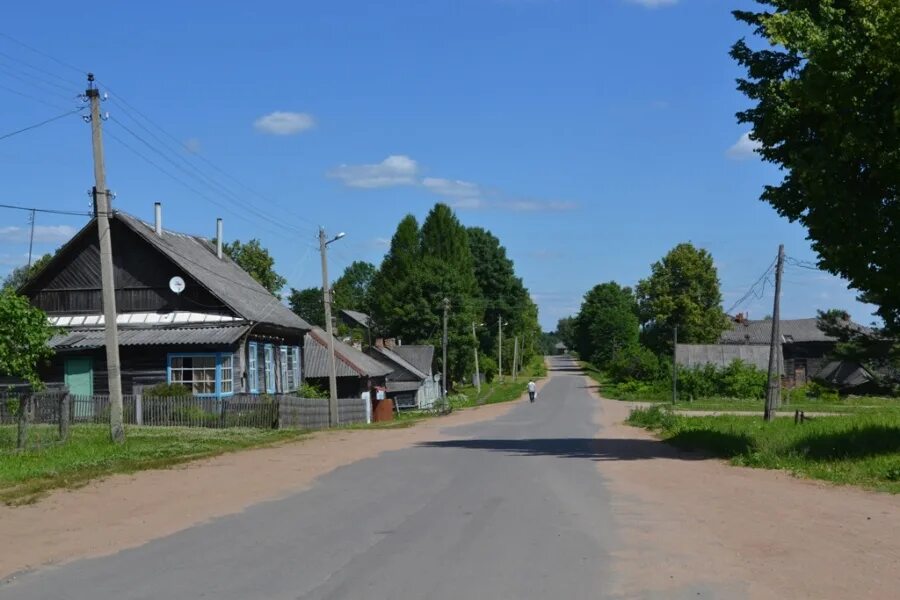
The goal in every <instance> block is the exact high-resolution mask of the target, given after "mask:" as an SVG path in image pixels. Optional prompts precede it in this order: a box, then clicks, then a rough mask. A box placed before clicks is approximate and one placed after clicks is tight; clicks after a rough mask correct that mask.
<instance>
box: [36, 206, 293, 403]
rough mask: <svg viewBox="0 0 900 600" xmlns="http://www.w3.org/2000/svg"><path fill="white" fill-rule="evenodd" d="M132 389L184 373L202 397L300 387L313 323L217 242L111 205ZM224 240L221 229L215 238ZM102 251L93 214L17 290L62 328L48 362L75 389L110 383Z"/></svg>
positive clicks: (122, 349) (99, 389)
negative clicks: (305, 340)
mask: <svg viewBox="0 0 900 600" xmlns="http://www.w3.org/2000/svg"><path fill="white" fill-rule="evenodd" d="M110 232H111V233H110V235H111V237H112V249H113V262H114V271H115V275H114V279H115V293H116V309H117V325H118V334H119V355H120V362H121V373H122V387H123V392H124V393H125V394H130V393H134V392H136V391H138V389H139V388H141V387H146V386H151V385H154V384H157V383H163V382H169V383H181V384H184V385H185V386H187V387H188V388H190V389H191V390H192V392H193V393H194V394H195V395H197V396H205V397H215V398H221V397H226V396H230V395H232V394H235V393H252V394H276V393H283V392H288V391H291V390H294V389H296V388H297V387H299V385H300V382H301V377H302V369H301V365H302V345H303V338H304V335H305V334H306V332H308V331H309V330H310V329H311V327H310V325H309V324H308V323H306V322H305V321H304V320H303V319H301V318H300V317H298V316H297V315H295V314H294V313H293V312H291V311H290V310H289V309H288V308H287V307H285V306H284V305H283V304H282V303H281V301H280V300H279V299H278V298H277V297H275V296H273V295H272V294H271V293H269V292H268V290H266V289H265V288H264V287H262V286H261V285H260V284H259V283H257V282H256V281H255V280H254V279H253V278H252V277H251V276H250V275H249V274H248V273H247V272H245V271H244V270H243V269H241V268H240V267H239V266H238V265H237V264H236V263H235V262H234V261H232V260H231V259H230V258H228V256H227V255H225V254H223V253H222V248H221V241H220V242H219V245H217V244H215V243H213V242H211V241H210V240H208V239H206V238H203V237H199V236H195V235H186V234H182V233H177V232H174V231H169V230H164V229H163V228H162V223H161V211H160V208H159V206H157V218H156V223H155V224H150V223H146V222H143V221H141V220H139V219H138V218H136V217H133V216H131V215H129V214H126V213H123V212H116V213H115V214H114V215H113V216H112V217H111V218H110ZM219 237H220V238H221V235H220V236H219ZM100 289H101V288H100V250H99V243H98V237H97V224H96V220H91V222H90V223H88V224H87V225H86V226H85V227H84V228H83V229H82V230H81V231H79V232H78V233H77V234H76V235H75V236H74V237H73V238H72V240H70V241H69V242H68V243H67V244H65V245H64V246H63V247H62V248H61V249H60V250H59V251H58V252H57V253H56V255H55V256H54V257H53V259H52V260H51V261H50V262H49V263H48V264H47V265H46V266H45V267H44V268H43V269H42V270H41V271H40V272H39V273H37V274H36V275H35V276H34V277H33V278H32V279H31V280H30V281H28V282H27V283H26V284H25V285H24V286H23V287H22V288H21V289H20V290H19V291H20V293H22V294H24V295H25V296H27V297H28V298H29V299H30V301H31V303H32V304H33V305H34V306H36V307H38V308H40V309H42V310H44V311H45V312H46V313H47V314H48V315H49V317H50V319H51V322H52V324H53V325H56V326H58V327H59V328H60V332H59V333H58V334H57V335H55V336H54V337H53V338H52V340H51V342H50V344H51V346H52V347H53V348H54V349H55V350H56V355H55V356H54V358H53V359H52V360H51V361H50V364H48V365H46V366H44V367H43V368H42V372H41V375H42V378H43V380H44V381H45V382H47V383H50V384H65V385H67V386H68V388H69V389H70V391H71V392H72V393H73V394H79V395H92V394H103V393H106V392H107V389H108V383H107V366H106V352H105V345H104V318H103V310H102V306H101V295H100Z"/></svg>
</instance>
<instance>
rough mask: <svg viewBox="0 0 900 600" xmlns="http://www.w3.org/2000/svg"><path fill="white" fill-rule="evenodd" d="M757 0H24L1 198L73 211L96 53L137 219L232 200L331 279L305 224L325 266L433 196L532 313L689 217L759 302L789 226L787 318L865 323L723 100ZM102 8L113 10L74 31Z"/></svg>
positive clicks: (4, 76)
mask: <svg viewBox="0 0 900 600" xmlns="http://www.w3.org/2000/svg"><path fill="white" fill-rule="evenodd" d="M48 6H52V10H48ZM752 6H753V3H752V2H750V0H731V1H729V2H723V1H722V0H678V1H675V2H667V3H659V2H641V1H638V0H608V1H603V2H597V1H596V0H455V1H452V2H451V1H450V0H423V1H422V2H415V3H402V5H401V4H400V3H386V4H385V3H378V4H377V5H376V4H372V3H359V2H349V1H347V0H335V1H334V2H328V3H319V4H318V5H316V4H310V3H288V2H271V1H262V2H256V3H252V4H251V5H248V4H247V3H240V2H234V1H225V2H217V3H200V2H197V3H182V2H178V3H176V2H173V1H171V0H162V1H161V2H157V3H155V4H153V5H152V6H147V5H142V4H135V3H120V4H119V5H115V6H110V7H106V8H105V9H104V10H103V11H99V12H97V11H85V10H84V8H83V6H81V5H77V4H67V3H62V2H49V3H48V2H34V3H13V4H12V5H11V6H9V7H6V10H5V12H4V22H3V24H2V25H0V102H2V106H3V109H4V110H2V111H0V136H2V135H8V134H9V133H10V132H16V134H15V135H12V136H11V137H7V138H5V139H0V174H2V176H3V180H4V183H5V186H4V193H3V195H2V197H0V198H2V200H3V201H4V202H5V203H6V204H9V205H14V206H23V207H31V206H35V207H38V208H47V209H53V210H59V211H63V212H71V213H76V214H72V215H70V214H58V215H51V214H43V215H41V216H40V217H39V219H38V220H37V225H36V228H35V254H36V255H38V256H39V255H40V254H41V253H43V252H48V251H52V250H53V249H54V248H56V247H58V246H59V245H60V244H61V243H63V242H65V241H66V240H67V239H68V238H69V237H70V236H71V235H72V234H74V232H75V231H77V229H78V228H80V227H81V226H83V225H84V223H85V222H87V219H88V218H89V217H88V216H86V215H87V214H89V213H90V210H91V206H90V197H89V191H90V188H91V185H92V179H93V176H92V166H91V151H90V127H89V126H88V125H87V124H86V123H84V122H83V120H82V118H81V116H82V115H81V114H78V112H79V109H82V108H83V107H84V103H83V101H82V99H81V98H80V97H79V96H80V95H81V94H83V93H84V89H85V87H86V74H87V72H88V71H90V72H92V73H94V74H95V75H96V78H97V81H98V87H99V88H100V91H101V94H103V93H106V94H108V99H107V100H106V101H105V102H104V103H103V110H104V112H108V119H107V120H105V121H104V124H103V125H104V139H105V142H106V148H105V150H106V167H107V174H108V183H109V187H110V188H111V189H112V190H113V192H115V194H116V198H115V201H114V207H115V208H117V209H119V210H124V211H127V212H130V213H132V214H135V215H136V216H138V217H140V218H143V219H145V220H151V219H152V210H153V203H154V202H157V201H159V202H162V203H163V221H164V223H165V226H166V227H167V228H170V229H173V230H179V231H184V232H187V233H192V234H199V235H205V236H207V237H213V236H214V235H215V219H216V217H218V216H221V217H223V218H224V220H225V237H226V239H227V240H229V241H230V240H234V239H240V240H242V241H248V240H249V239H251V238H254V237H256V238H259V239H260V240H261V242H262V243H263V245H264V246H266V247H268V248H269V249H270V250H271V251H272V253H273V255H274V256H275V259H276V268H277V269H278V271H279V272H281V273H282V274H283V275H285V276H286V277H288V279H289V286H292V287H297V288H303V287H309V286H316V285H319V282H318V274H317V266H316V264H315V255H314V254H315V253H312V255H311V254H310V253H308V252H307V250H308V249H309V248H311V247H314V246H315V241H316V236H317V231H318V227H319V226H324V227H326V228H327V229H328V231H334V232H337V231H346V232H347V234H348V235H347V237H346V238H345V239H344V240H342V241H341V242H340V243H339V244H335V245H334V246H333V247H332V248H331V251H330V255H331V260H332V264H331V270H332V271H333V273H334V275H335V277H337V276H338V275H340V273H341V271H342V270H343V268H344V267H346V266H347V265H349V264H350V263H351V262H352V261H354V260H367V261H370V262H373V263H376V264H377V263H378V262H379V261H380V260H381V257H382V256H383V255H384V252H385V251H386V250H387V245H388V242H389V240H390V237H391V236H392V234H393V233H394V230H395V228H396V226H397V224H398V222H399V221H400V219H401V218H402V217H403V216H404V215H406V214H407V213H412V214H414V215H416V216H417V217H418V218H419V220H420V221H421V220H422V219H423V218H424V216H425V215H426V214H427V212H428V210H429V209H430V208H431V207H432V206H433V205H434V203H435V202H446V203H448V204H450V205H451V206H453V207H454V208H455V210H456V211H457V213H458V215H459V217H460V219H461V220H462V221H463V223H464V224H466V225H470V226H481V227H485V228H487V229H489V230H490V231H491V232H493V233H494V234H495V235H496V236H497V237H498V238H500V240H501V242H502V243H503V244H504V245H505V246H506V247H507V249H508V253H509V256H510V257H511V258H512V259H513V260H514V261H515V263H516V271H517V272H518V273H519V274H520V275H522V276H523V278H524V282H525V285H526V286H527V287H528V288H529V290H530V291H531V293H532V295H533V297H534V299H535V301H536V302H537V303H538V306H539V308H540V314H541V323H542V325H543V326H544V328H545V329H552V328H553V327H555V324H556V321H557V319H559V318H560V317H563V316H567V315H570V314H573V313H575V312H577V310H578V308H579V305H580V303H581V298H582V296H583V295H584V293H585V292H587V290H589V289H590V288H591V287H593V286H594V285H596V284H597V283H601V282H605V281H610V280H615V281H617V282H619V283H620V284H622V285H629V286H633V285H635V284H636V283H637V281H638V280H639V279H641V278H643V277H647V276H648V275H649V273H650V265H651V264H652V263H653V262H654V261H656V260H658V259H660V258H661V257H662V256H663V255H664V254H665V253H666V252H667V251H668V250H670V249H671V248H672V247H674V246H675V245H676V244H678V243H680V242H684V241H690V242H692V243H694V244H695V245H697V246H701V247H703V248H706V249H707V250H709V251H710V252H711V253H712V255H713V257H714V258H715V261H716V266H717V268H718V271H719V276H720V279H721V281H722V290H723V296H724V301H723V304H724V307H725V308H730V307H733V310H734V311H742V312H745V313H746V312H750V314H751V317H756V316H760V317H761V316H763V315H765V314H769V313H770V312H771V308H772V286H771V285H770V278H771V268H769V269H768V270H767V265H770V264H772V263H773V260H774V257H775V255H776V252H777V249H778V245H779V244H780V243H784V244H785V246H786V252H787V254H788V255H789V256H791V257H793V259H795V260H796V261H798V262H797V265H798V266H792V264H791V263H790V262H789V263H788V264H787V267H788V268H787V269H786V271H785V277H784V290H783V301H782V314H783V315H784V317H785V318H800V317H811V316H814V315H815V311H816V310H817V309H829V308H842V309H845V310H848V312H850V314H851V315H852V316H853V318H854V319H855V320H857V321H860V322H863V323H869V322H871V321H872V317H871V312H872V308H871V307H869V306H866V305H863V304H860V303H858V302H857V301H856V300H855V296H856V294H855V292H853V291H852V290H847V288H846V284H845V282H842V281H841V280H840V279H838V278H836V277H833V276H831V275H828V274H826V273H823V272H821V271H818V270H817V269H815V266H814V263H815V260H816V257H815V255H814V253H813V252H812V251H811V250H810V246H809V243H808V241H807V240H806V239H805V238H806V232H805V231H804V230H803V228H802V227H800V226H799V225H796V224H791V223H789V222H787V221H786V220H784V219H782V218H780V217H779V216H778V215H777V214H776V213H775V211H774V210H773V209H772V208H770V207H769V206H768V205H767V204H765V203H763V202H761V201H760V200H759V199H758V198H759V195H760V193H761V191H762V189H763V186H765V185H766V184H769V183H775V182H777V181H778V180H779V178H780V176H781V175H780V174H779V173H778V171H777V170H775V169H774V168H772V167H770V166H768V165H765V164H764V163H762V162H761V161H760V160H759V159H758V158H757V156H756V155H755V154H754V152H753V150H754V147H753V144H752V142H751V141H750V140H749V138H748V137H747V134H748V131H746V129H745V128H742V127H741V126H739V125H737V123H736V119H735V116H734V114H735V113H736V112H737V111H739V110H741V109H744V108H746V106H747V101H746V100H745V99H744V98H743V97H742V96H741V95H740V94H739V93H738V92H737V91H736V90H735V79H736V78H737V77H738V76H739V75H740V74H741V72H740V70H739V69H738V68H737V67H736V65H735V64H734V63H733V61H732V60H731V59H730V58H729V57H728V49H729V48H730V46H731V44H733V43H734V42H735V41H736V40H737V39H739V38H741V37H744V36H747V37H749V36H750V35H751V32H750V31H748V30H747V29H746V28H744V27H742V26H741V25H740V24H739V23H737V22H736V21H735V20H734V19H733V17H732V16H731V14H730V11H731V10H733V9H740V8H750V7H752ZM173 15H174V16H175V17H174V18H173ZM93 29H98V30H100V31H103V35H102V36H93V37H89V36H73V35H72V32H73V31H86V30H93ZM68 112H72V113H73V114H70V115H69V114H67V113H68ZM64 113H66V116H62V115H63V114H64ZM56 115H59V118H58V119H57V120H51V121H49V122H47V120H48V119H52V118H54V117H55V116H56ZM34 124H38V125H36V126H34V127H33V128H30V126H33V125H34ZM23 128H26V129H23ZM20 130H21V131H20ZM81 215H85V216H81ZM29 216H30V214H29V213H27V212H24V211H21V210H14V209H6V208H2V207H0V275H3V274H5V273H8V272H9V271H10V270H12V269H13V268H15V267H16V266H19V265H21V264H24V263H25V262H26V261H27V250H28V239H29V225H28V218H29ZM799 265H805V267H809V266H812V269H810V268H805V267H803V266H799ZM761 274H764V275H763V276H762V277H761V276H760V275H761Z"/></svg>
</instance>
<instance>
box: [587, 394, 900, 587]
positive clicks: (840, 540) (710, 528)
mask: <svg viewBox="0 0 900 600" xmlns="http://www.w3.org/2000/svg"><path fill="white" fill-rule="evenodd" d="M586 385H587V387H589V388H590V387H592V386H591V384H590V382H588V383H586ZM627 416H628V405H627V403H621V402H616V401H610V400H600V407H599V409H598V411H597V415H596V420H597V423H598V424H599V425H601V427H602V429H601V433H600V434H599V438H600V441H599V444H600V453H601V456H603V459H602V460H601V462H600V463H599V466H598V469H599V470H600V473H601V474H602V475H603V476H604V478H605V479H606V480H607V483H608V485H609V486H610V488H611V491H613V497H614V498H615V499H616V500H615V504H616V506H615V507H614V511H615V514H616V515H617V518H618V520H619V522H620V524H621V527H622V532H623V536H624V539H623V542H625V543H624V545H623V550H622V551H621V552H619V553H617V556H616V559H617V561H618V568H617V569H616V570H617V572H618V573H619V574H620V575H621V580H620V581H619V583H618V586H619V588H620V589H618V590H616V591H617V592H618V593H619V594H621V595H622V597H625V598H632V597H645V595H644V594H645V593H646V591H647V590H656V591H657V592H658V597H660V598H665V597H666V596H667V591H668V592H669V593H673V592H674V591H676V590H679V589H682V588H684V587H686V586H687V585H688V584H691V585H696V584H698V583H708V584H709V586H710V589H716V590H722V589H727V590H732V591H731V593H729V594H728V596H727V597H735V598H743V597H746V598H791V599H793V598H817V599H821V600H825V599H831V598H834V599H847V598H854V599H858V598H877V599H885V600H887V599H891V598H898V597H900V496H892V495H888V494H879V493H875V492H867V491H863V490H859V489H855V488H851V487H838V486H832V485H829V484H825V483H819V482H813V481H807V480H801V479H797V478H794V477H792V476H791V475H789V474H787V473H782V472H776V471H765V470H758V469H747V468H738V467H733V466H730V465H728V464H726V463H724V462H722V461H719V460H711V459H703V457H701V456H698V455H694V454H690V453H683V452H679V451H677V450H675V449H673V448H672V447H671V446H668V445H666V444H664V443H662V442H659V441H657V440H656V439H655V438H654V437H653V436H652V435H651V434H650V433H648V432H646V431H643V430H640V429H636V428H633V427H629V426H626V425H622V424H621V423H622V421H623V420H624V419H625V418H627ZM604 446H606V447H607V448H609V449H610V450H609V451H604ZM612 449H614V450H612ZM636 590H642V591H643V593H641V594H640V595H637V594H636ZM713 597H722V596H721V595H716V594H713Z"/></svg>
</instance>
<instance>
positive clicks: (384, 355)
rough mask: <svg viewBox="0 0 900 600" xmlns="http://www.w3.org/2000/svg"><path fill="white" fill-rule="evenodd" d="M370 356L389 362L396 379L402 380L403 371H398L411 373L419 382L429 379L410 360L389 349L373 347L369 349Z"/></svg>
mask: <svg viewBox="0 0 900 600" xmlns="http://www.w3.org/2000/svg"><path fill="white" fill-rule="evenodd" d="M368 354H370V355H372V356H373V357H374V358H375V359H376V360H379V362H383V363H384V362H387V363H389V364H388V366H390V367H391V369H392V371H391V376H392V377H396V379H398V380H399V379H402V377H401V376H402V375H403V371H401V370H399V369H397V367H400V369H402V370H405V371H407V372H409V373H410V374H411V375H412V376H413V377H415V378H417V379H418V380H419V381H424V380H426V379H428V375H427V374H425V373H423V372H422V371H421V370H420V369H418V368H417V367H416V366H415V365H413V364H412V363H410V362H409V361H408V360H406V359H405V358H403V357H402V356H400V355H399V354H397V353H396V352H394V351H393V350H390V349H388V348H379V347H373V348H369V350H368Z"/></svg>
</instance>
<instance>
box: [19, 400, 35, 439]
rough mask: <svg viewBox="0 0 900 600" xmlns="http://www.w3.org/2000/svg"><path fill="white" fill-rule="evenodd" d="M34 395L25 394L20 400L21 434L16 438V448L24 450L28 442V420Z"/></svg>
mask: <svg viewBox="0 0 900 600" xmlns="http://www.w3.org/2000/svg"><path fill="white" fill-rule="evenodd" d="M31 404H32V395H31V394H23V395H22V398H21V399H20V400H19V435H18V437H17V438H16V448H17V449H19V450H24V449H25V446H26V444H27V443H28V421H29V416H30V415H29V412H30V411H31Z"/></svg>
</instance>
